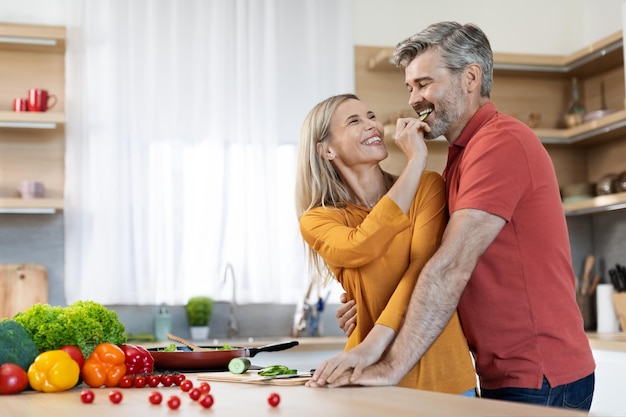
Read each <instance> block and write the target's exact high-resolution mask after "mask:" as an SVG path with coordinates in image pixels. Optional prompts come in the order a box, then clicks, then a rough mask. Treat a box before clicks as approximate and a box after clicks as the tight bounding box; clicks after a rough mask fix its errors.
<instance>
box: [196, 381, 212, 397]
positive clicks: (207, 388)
mask: <svg viewBox="0 0 626 417" xmlns="http://www.w3.org/2000/svg"><path fill="white" fill-rule="evenodd" d="M199 388H200V392H202V393H203V394H208V393H209V392H211V385H210V384H209V383H208V382H203V383H201V384H200V387H199Z"/></svg>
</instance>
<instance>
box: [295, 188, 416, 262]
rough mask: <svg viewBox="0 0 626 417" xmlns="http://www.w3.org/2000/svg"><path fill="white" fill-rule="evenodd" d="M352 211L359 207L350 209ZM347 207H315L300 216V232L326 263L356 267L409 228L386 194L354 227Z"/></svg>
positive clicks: (409, 224) (369, 259)
mask: <svg viewBox="0 0 626 417" xmlns="http://www.w3.org/2000/svg"><path fill="white" fill-rule="evenodd" d="M354 210H359V209H357V208H354ZM351 216H357V214H356V213H355V212H353V211H352V210H350V209H349V208H348V209H337V208H334V207H317V208H314V209H311V210H309V211H308V212H306V213H304V214H303V215H302V216H301V217H300V232H301V234H302V237H303V238H304V240H305V242H307V243H308V244H309V245H310V246H311V248H312V249H313V250H314V251H316V252H317V253H318V254H319V255H320V256H321V257H322V258H324V260H325V261H326V263H327V264H328V265H330V266H332V267H338V268H358V267H360V266H363V265H365V264H367V263H369V262H371V261H372V260H374V259H376V258H377V257H379V256H380V255H381V254H382V253H384V252H385V251H386V250H387V248H388V247H389V244H390V243H391V241H392V240H393V238H394V237H395V236H396V235H397V234H398V233H399V232H401V231H403V230H405V229H407V228H409V227H410V226H411V222H410V221H409V218H408V217H407V216H406V215H405V214H404V212H403V211H402V210H401V209H400V208H399V207H398V206H397V204H396V203H395V202H394V201H393V200H392V199H390V198H389V197H387V196H383V198H382V199H381V200H380V201H379V202H378V204H376V206H375V207H374V208H373V209H372V211H371V212H370V213H369V214H368V215H367V216H366V217H365V218H364V219H363V220H362V221H361V222H360V224H358V225H357V226H355V227H353V226H348V225H349V224H356V223H355V221H354V219H352V221H350V220H351V219H350V217H351Z"/></svg>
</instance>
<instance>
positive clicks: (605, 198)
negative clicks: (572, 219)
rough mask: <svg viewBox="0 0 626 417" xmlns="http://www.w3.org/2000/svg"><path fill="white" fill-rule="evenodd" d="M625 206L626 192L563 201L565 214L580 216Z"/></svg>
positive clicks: (620, 208)
mask: <svg viewBox="0 0 626 417" xmlns="http://www.w3.org/2000/svg"><path fill="white" fill-rule="evenodd" d="M625 208H626V192H623V193H616V194H608V195H602V196H598V197H594V198H590V199H587V200H581V201H575V202H571V203H563V209H564V210H565V215H566V216H580V215H586V214H593V213H602V212H607V211H614V210H622V209H625Z"/></svg>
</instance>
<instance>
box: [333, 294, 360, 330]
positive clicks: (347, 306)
mask: <svg viewBox="0 0 626 417" xmlns="http://www.w3.org/2000/svg"><path fill="white" fill-rule="evenodd" d="M339 301H341V303H342V304H341V305H340V306H339V308H338V309H337V312H336V313H335V316H336V317H337V321H338V322H339V327H340V328H341V329H342V330H343V332H344V333H345V334H346V336H348V337H350V335H351V334H352V332H353V331H354V329H355V328H356V302H355V301H354V300H348V298H347V295H346V293H343V294H341V295H340V296H339Z"/></svg>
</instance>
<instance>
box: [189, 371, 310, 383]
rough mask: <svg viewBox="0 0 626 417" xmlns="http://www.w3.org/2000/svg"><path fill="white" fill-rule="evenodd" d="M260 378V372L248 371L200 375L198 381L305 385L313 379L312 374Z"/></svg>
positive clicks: (197, 377)
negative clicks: (243, 372) (281, 377)
mask: <svg viewBox="0 0 626 417" xmlns="http://www.w3.org/2000/svg"><path fill="white" fill-rule="evenodd" d="M258 377H259V374H258V371H248V372H246V373H245V374H233V373H232V372H228V371H225V372H207V373H203V374H198V375H197V376H196V379H197V380H198V381H213V382H243V383H248V384H263V385H304V384H305V383H306V381H308V380H309V379H311V374H308V373H307V374H302V375H298V376H297V377H293V378H283V379H265V380H256V378H258Z"/></svg>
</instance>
